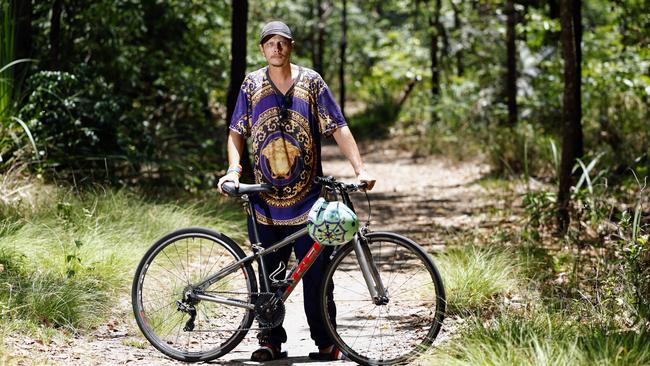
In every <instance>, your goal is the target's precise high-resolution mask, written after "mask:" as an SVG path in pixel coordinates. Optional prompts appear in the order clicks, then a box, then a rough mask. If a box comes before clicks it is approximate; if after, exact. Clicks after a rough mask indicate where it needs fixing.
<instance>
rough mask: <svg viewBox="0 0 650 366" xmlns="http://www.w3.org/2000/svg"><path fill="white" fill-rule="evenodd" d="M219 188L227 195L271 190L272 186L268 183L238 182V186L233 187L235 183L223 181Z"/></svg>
mask: <svg viewBox="0 0 650 366" xmlns="http://www.w3.org/2000/svg"><path fill="white" fill-rule="evenodd" d="M221 189H223V191H224V192H226V193H227V194H228V195H229V196H241V195H244V194H250V193H262V192H271V191H272V190H273V186H272V185H270V184H245V183H239V188H235V183H233V182H224V183H223V184H222V185H221Z"/></svg>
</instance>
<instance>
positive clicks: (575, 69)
mask: <svg viewBox="0 0 650 366" xmlns="http://www.w3.org/2000/svg"><path fill="white" fill-rule="evenodd" d="M580 7H581V2H580V0H562V1H560V22H561V25H562V54H563V57H564V96H563V108H562V120H563V126H564V131H563V136H562V161H561V164H560V185H559V191H558V212H557V215H558V216H557V218H558V231H559V232H560V233H562V234H564V233H566V231H567V229H568V227H569V224H570V216H569V204H570V198H571V195H570V193H571V192H570V189H571V186H572V185H573V176H572V173H571V171H572V169H573V166H574V165H575V162H576V159H577V158H580V157H582V154H583V137H582V124H581V118H582V105H581V72H582V68H581V58H582V52H581V49H580V48H581V45H580V43H581V40H582V29H581V27H582V26H581V11H580Z"/></svg>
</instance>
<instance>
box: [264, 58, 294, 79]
mask: <svg viewBox="0 0 650 366" xmlns="http://www.w3.org/2000/svg"><path fill="white" fill-rule="evenodd" d="M269 75H270V76H271V78H272V79H273V80H278V81H286V80H290V79H291V63H289V62H287V63H286V64H285V65H283V66H279V67H278V66H273V65H269Z"/></svg>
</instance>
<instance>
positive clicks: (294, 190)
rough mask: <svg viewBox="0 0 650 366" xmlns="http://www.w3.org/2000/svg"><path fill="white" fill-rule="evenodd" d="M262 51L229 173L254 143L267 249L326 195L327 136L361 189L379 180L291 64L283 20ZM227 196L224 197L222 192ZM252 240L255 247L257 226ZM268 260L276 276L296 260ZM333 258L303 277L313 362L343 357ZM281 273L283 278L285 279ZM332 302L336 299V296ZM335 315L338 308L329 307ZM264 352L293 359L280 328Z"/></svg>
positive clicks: (256, 199)
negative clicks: (322, 301) (324, 299)
mask: <svg viewBox="0 0 650 366" xmlns="http://www.w3.org/2000/svg"><path fill="white" fill-rule="evenodd" d="M259 47H260V51H261V52H262V54H263V55H264V57H265V59H266V61H267V62H268V66H266V67H264V68H261V69H259V70H257V71H254V72H252V73H250V74H248V75H247V76H246V78H245V79H244V82H243V84H242V86H241V90H240V92H239V96H238V99H237V104H236V106H235V111H234V113H233V116H232V120H231V122H230V135H229V136H228V163H229V169H228V173H227V174H226V175H225V176H223V177H222V178H221V179H220V180H219V183H218V187H219V190H220V191H221V185H222V184H223V182H225V181H232V182H234V183H235V185H236V186H237V185H238V184H239V176H240V175H241V166H240V165H239V163H240V158H241V154H242V153H243V146H244V139H245V138H247V137H251V140H252V152H253V159H252V160H253V170H254V175H255V180H256V182H257V183H269V184H271V185H273V187H274V191H273V192H270V193H264V194H260V195H254V196H253V197H251V201H252V204H253V209H254V210H255V213H256V217H257V221H258V230H259V234H260V240H261V242H262V245H263V246H265V247H268V246H269V245H271V244H273V243H274V242H277V241H279V240H281V239H282V238H284V237H286V236H287V235H289V234H291V233H294V232H296V231H298V230H300V229H301V228H303V227H304V226H305V224H306V220H307V214H308V212H309V209H310V208H311V207H312V205H313V204H314V203H315V202H316V200H317V199H318V197H319V195H320V191H321V187H320V185H318V184H316V183H314V178H315V177H317V176H320V175H322V168H321V156H320V155H321V149H320V136H321V135H325V136H333V137H334V139H335V140H336V142H337V144H338V146H339V148H340V149H341V151H342V152H343V154H344V155H345V156H346V157H347V159H348V160H349V161H350V163H351V164H352V168H353V169H354V172H355V173H356V175H357V178H358V180H359V181H360V182H365V183H366V184H367V189H372V187H373V186H374V184H375V180H374V179H373V178H372V177H371V176H370V174H369V173H368V172H367V171H366V170H365V168H364V165H363V162H362V160H361V156H360V154H359V149H358V148H357V144H356V142H355V140H354V137H353V136H352V133H351V132H350V129H349V128H348V127H347V124H346V122H345V120H344V118H343V116H342V114H341V110H340V108H339V107H338V105H337V104H336V102H335V101H334V97H333V96H332V93H331V92H330V90H329V88H328V87H327V85H326V84H325V82H324V81H323V79H322V78H321V77H320V75H318V73H316V72H314V71H312V70H310V69H307V68H304V67H300V66H297V65H294V64H291V62H290V59H291V52H292V50H293V47H294V42H293V37H292V34H291V30H290V29H289V27H288V26H287V25H286V24H284V23H282V22H279V21H273V22H270V23H267V24H266V25H264V27H263V28H262V32H261V34H260V46H259ZM221 192H222V193H223V191H221ZM248 226H249V236H250V237H251V241H252V240H253V236H252V231H251V223H250V222H249V225H248ZM312 245H313V241H312V240H311V239H310V238H309V236H304V237H303V238H301V239H299V240H297V241H296V242H295V244H294V250H295V254H296V257H297V258H298V260H301V259H302V258H303V257H304V256H305V255H306V254H307V251H308V250H309V249H310V248H311V246H312ZM283 249H286V250H280V251H278V252H276V253H273V254H271V255H269V256H267V257H266V258H265V264H266V267H267V269H269V272H272V271H273V270H275V269H276V268H278V267H279V265H280V262H284V264H285V266H284V267H282V268H286V262H287V261H288V259H289V257H290V255H291V247H290V246H287V247H285V248H283ZM328 258H329V255H328V253H326V252H325V253H323V254H322V255H320V257H319V258H318V259H317V261H316V262H315V263H314V264H313V265H312V267H311V268H310V269H309V270H308V271H307V273H306V274H305V277H304V278H303V288H304V303H305V313H306V315H307V321H308V323H309V328H310V332H311V337H312V339H313V340H314V342H315V343H316V346H317V347H318V348H319V352H314V353H310V357H311V358H314V359H321V360H329V359H336V358H337V355H338V352H337V350H336V348H335V347H334V345H333V342H332V340H331V339H330V338H329V336H328V335H327V333H326V331H325V326H324V324H323V319H322V317H321V315H320V312H319V305H318V303H319V298H318V290H319V289H320V286H321V282H322V277H323V272H324V270H325V267H326V265H327V260H328ZM284 273H285V271H282V272H281V274H280V275H278V276H277V278H284V277H283V276H284ZM330 298H331V296H330ZM330 308H331V310H332V311H335V310H334V306H331V307H330ZM258 338H260V345H261V348H259V349H258V350H256V351H255V352H253V354H252V356H251V360H253V361H269V360H274V359H278V358H280V357H284V356H286V353H284V352H281V344H282V343H284V342H286V341H287V334H286V332H285V330H284V328H282V326H281V325H280V326H278V327H276V328H273V329H271V330H270V331H265V332H263V333H261V334H260V336H258Z"/></svg>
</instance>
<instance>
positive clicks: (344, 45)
mask: <svg viewBox="0 0 650 366" xmlns="http://www.w3.org/2000/svg"><path fill="white" fill-rule="evenodd" d="M342 10H343V14H342V18H343V19H342V21H343V24H342V28H343V29H342V31H343V35H342V37H341V64H340V65H339V87H340V91H341V101H340V102H339V104H340V105H341V114H343V117H344V118H345V63H346V61H345V56H346V55H345V52H346V48H347V34H348V8H347V1H346V0H343V9H342Z"/></svg>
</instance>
